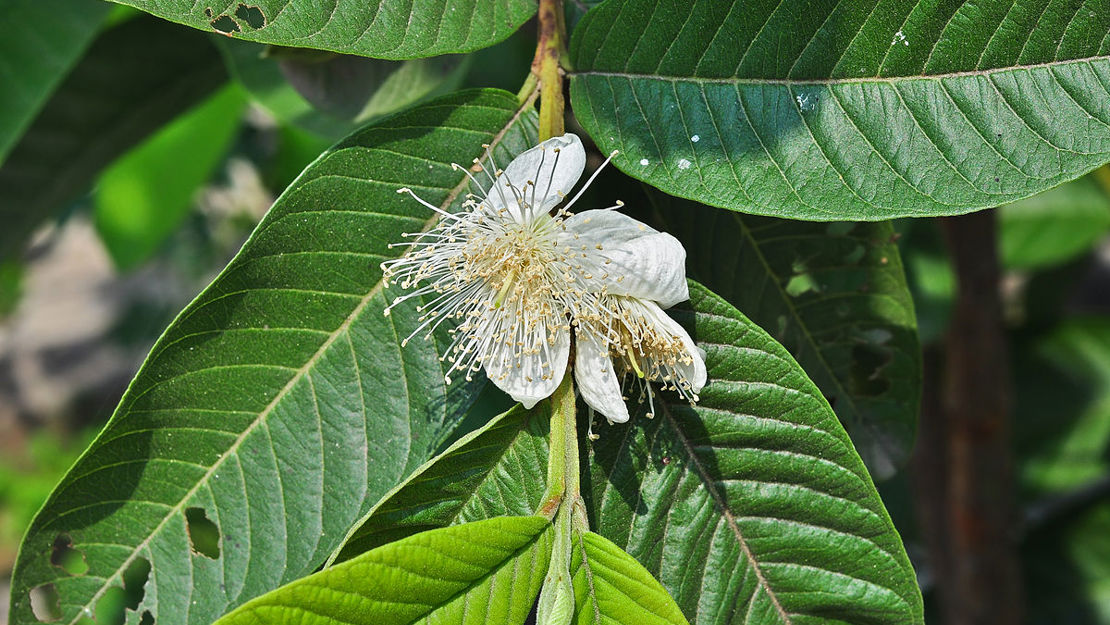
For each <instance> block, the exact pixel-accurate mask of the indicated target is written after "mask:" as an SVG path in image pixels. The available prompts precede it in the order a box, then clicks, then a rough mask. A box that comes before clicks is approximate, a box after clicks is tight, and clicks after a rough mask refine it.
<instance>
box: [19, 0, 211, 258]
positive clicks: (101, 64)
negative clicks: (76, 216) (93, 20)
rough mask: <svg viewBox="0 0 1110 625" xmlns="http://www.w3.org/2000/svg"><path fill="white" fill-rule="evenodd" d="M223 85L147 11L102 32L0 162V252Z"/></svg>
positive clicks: (187, 44)
mask: <svg viewBox="0 0 1110 625" xmlns="http://www.w3.org/2000/svg"><path fill="white" fill-rule="evenodd" d="M90 4H95V3H90ZM226 81H227V74H226V73H225V72H224V71H223V68H222V67H221V66H220V55H219V53H218V52H217V51H216V48H215V46H213V45H212V44H211V42H210V41H208V37H206V36H204V35H201V34H200V33H196V32H192V31H189V30H187V29H183V28H180V27H177V26H174V25H173V24H167V23H165V22H163V21H162V20H158V19H154V18H153V17H149V16H140V17H137V18H134V19H131V20H128V21H126V22H124V23H122V24H118V25H116V26H114V27H112V28H110V29H108V30H106V31H104V33H103V34H102V35H101V36H100V37H98V38H97V40H96V41H95V42H94V43H93V45H92V46H91V47H90V48H89V51H88V54H86V55H85V57H84V58H83V59H82V60H81V62H80V63H79V64H78V65H77V67H76V68H74V70H73V71H72V72H71V73H70V74H69V76H68V77H66V79H65V81H64V82H63V83H62V85H61V86H60V87H59V88H58V90H57V91H56V92H55V94H54V96H53V97H52V98H51V99H50V101H49V102H48V103H47V104H46V106H45V108H43V110H42V113H41V114H40V115H39V116H38V117H37V118H36V119H35V122H34V123H33V124H32V125H31V127H30V129H28V130H27V132H26V133H25V134H24V135H23V137H22V138H21V139H20V141H19V143H18V144H17V145H16V146H15V148H14V149H13V150H12V152H11V154H10V155H9V156H8V159H7V160H6V161H5V162H4V164H3V166H2V167H0V221H3V223H4V229H3V230H2V231H0V258H3V257H7V258H11V257H13V256H16V255H18V254H19V253H20V252H21V251H22V247H23V245H24V243H25V242H26V239H27V237H28V236H29V235H30V233H31V231H32V230H33V229H34V228H35V227H36V226H38V225H39V224H41V223H43V222H44V221H46V220H47V219H49V218H51V217H53V216H54V215H56V214H58V213H59V212H61V210H62V209H63V208H64V207H65V206H66V205H67V204H68V203H70V202H72V201H73V200H74V199H76V198H77V197H79V196H80V195H81V194H82V193H85V192H86V191H87V190H88V188H89V186H91V184H92V182H93V180H94V179H95V178H96V175H97V173H98V172H100V171H101V170H102V169H103V168H104V167H105V166H106V165H108V164H109V163H111V162H112V161H113V160H114V159H115V158H116V157H117V156H119V155H121V154H123V153H124V152H126V151H127V150H128V149H130V148H131V147H132V146H134V145H135V144H136V143H139V142H140V141H141V140H142V139H143V138H145V137H146V136H148V135H149V134H150V133H152V132H154V131H155V130H157V129H158V128H160V127H161V126H162V125H163V124H165V123H167V122H169V121H170V120H172V119H173V118H175V117H176V116H178V115H179V114H181V113H182V112H183V111H186V110H188V109H189V108H190V107H191V106H193V105H194V104H197V103H198V102H201V101H202V100H204V99H205V98H206V97H208V96H209V95H210V94H212V92H214V91H215V90H216V89H218V88H219V87H220V85H222V84H224V83H225V82H226Z"/></svg>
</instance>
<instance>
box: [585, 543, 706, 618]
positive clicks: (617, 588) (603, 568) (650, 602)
mask: <svg viewBox="0 0 1110 625" xmlns="http://www.w3.org/2000/svg"><path fill="white" fill-rule="evenodd" d="M576 538H577V540H576V541H575V545H574V560H573V562H572V564H571V571H572V572H573V575H574V600H575V604H576V606H575V614H576V616H577V620H576V621H575V622H576V623H578V624H579V625H586V624H596V625H601V623H612V624H614V625H686V623H687V621H686V618H685V617H684V616H682V611H681V610H679V609H678V606H677V605H675V602H674V599H671V596H670V595H668V594H667V590H666V589H665V588H663V586H662V585H660V584H659V582H658V581H656V580H655V578H654V577H652V576H651V573H648V572H647V570H646V569H644V567H643V566H641V565H640V563H639V562H637V561H636V560H635V558H633V557H632V556H630V555H628V554H627V553H625V552H624V551H623V550H622V549H621V548H620V547H618V546H616V545H614V544H613V543H612V542H610V541H608V540H606V539H605V538H603V537H601V536H599V535H598V534H595V533H593V532H584V533H582V534H579V535H578V536H576Z"/></svg>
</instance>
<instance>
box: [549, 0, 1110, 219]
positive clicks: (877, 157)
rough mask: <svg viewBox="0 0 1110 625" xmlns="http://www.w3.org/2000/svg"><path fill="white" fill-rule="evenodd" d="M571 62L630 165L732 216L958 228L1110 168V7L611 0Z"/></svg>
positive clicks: (596, 126) (586, 24) (578, 96)
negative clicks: (949, 222) (964, 218)
mask: <svg viewBox="0 0 1110 625" xmlns="http://www.w3.org/2000/svg"><path fill="white" fill-rule="evenodd" d="M570 48H571V59H572V62H573V66H574V73H573V75H572V77H571V95H572V100H573V103H574V111H575V113H576V115H577V116H578V119H579V120H580V121H581V122H582V125H583V126H584V127H585V128H586V129H587V130H588V131H589V133H590V136H591V137H593V139H594V140H595V141H596V142H597V143H598V145H599V146H601V148H602V149H603V151H608V150H612V149H620V150H621V154H620V155H618V156H617V158H616V159H614V163H616V165H617V166H618V167H619V168H621V169H622V170H623V171H625V172H627V173H628V174H630V175H632V176H634V177H636V178H639V179H640V180H643V181H645V182H647V183H649V184H652V185H654V186H656V187H658V188H660V189H662V190H664V191H666V192H667V193H670V194H672V195H678V196H682V197H686V198H690V199H695V200H698V201H701V202H704V203H706V204H710V205H713V206H718V207H721V208H728V209H732V210H737V211H741V212H746V213H756V214H761V215H770V216H777V217H790V218H796V219H808V220H818V221H836V220H853V221H858V220H867V221H875V220H882V219H890V218H893V217H897V216H932V215H954V214H959V213H965V212H968V211H972V210H977V209H981V208H986V207H992V206H998V205H1000V204H1005V203H1007V202H1012V201H1014V200H1017V199H1020V198H1023V197H1027V196H1030V195H1033V194H1034V193H1037V192H1039V191H1043V190H1045V189H1048V188H1050V187H1053V186H1056V185H1058V184H1060V183H1062V182H1065V181H1067V180H1070V179H1072V178H1075V177H1077V176H1079V175H1081V174H1083V173H1084V172H1086V171H1089V170H1091V169H1093V168H1095V167H1097V166H1099V165H1101V164H1103V163H1105V162H1107V161H1110V11H1107V10H1106V7H1105V5H1104V3H1103V2H1101V0H1065V1H1063V2H1059V3H1048V2H1045V1H1044V0H1016V1H1014V2H947V3H943V4H941V5H939V6H934V4H933V3H927V2H918V1H916V0H893V1H891V2H884V3H881V6H880V5H877V4H876V3H875V2H874V1H860V0H821V1H818V2H809V3H806V5H805V10H800V9H799V6H798V5H797V4H796V3H791V2H780V1H778V0H756V1H752V2H739V1H738V0H734V1H733V2H721V1H720V0H693V1H691V0H609V1H608V2H606V3H604V4H602V5H601V6H599V7H597V8H596V9H594V10H593V11H591V12H590V13H589V14H588V15H587V16H586V17H585V18H583V20H582V22H581V23H580V24H579V25H578V27H577V28H576V29H575V31H574V34H573V37H572V40H571V46H570Z"/></svg>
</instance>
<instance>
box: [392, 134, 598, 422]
mask: <svg viewBox="0 0 1110 625" xmlns="http://www.w3.org/2000/svg"><path fill="white" fill-rule="evenodd" d="M490 160H491V161H492V156H490ZM475 164H476V165H477V166H478V168H479V169H480V170H481V171H482V172H485V173H486V176H487V178H488V183H489V184H490V186H489V188H488V189H486V188H483V186H482V184H481V183H480V182H478V180H477V179H475V178H474V177H473V176H471V181H472V182H473V183H474V184H475V185H476V186H477V187H478V189H480V190H481V193H482V195H481V196H473V195H471V196H468V199H467V201H466V202H465V203H464V204H463V210H462V211H460V212H458V213H450V212H447V211H444V210H442V209H440V208H439V207H436V206H433V205H431V204H429V203H427V202H425V201H424V200H421V199H420V198H419V197H417V196H416V195H415V194H413V193H412V191H411V190H409V189H400V190H398V192H399V193H408V194H410V195H412V196H413V197H414V198H416V199H417V200H418V201H420V202H421V203H422V204H424V205H425V206H426V207H428V208H429V209H431V210H433V211H435V212H436V213H438V214H439V217H440V219H439V221H438V223H437V225H436V226H435V227H433V228H431V229H430V230H427V231H424V232H420V233H411V234H406V235H405V236H406V237H408V238H410V239H411V241H409V242H407V243H400V244H395V245H407V246H410V248H411V249H410V250H409V252H408V253H407V254H405V255H404V256H402V257H400V258H398V259H395V260H391V261H388V262H385V263H383V264H382V270H383V273H384V280H385V283H386V285H389V284H390V283H393V284H399V285H400V286H401V287H402V288H405V289H414V290H412V291H411V292H409V293H407V294H406V295H404V296H402V297H399V298H397V299H396V300H394V301H393V302H392V303H391V304H390V306H389V308H387V309H386V314H388V313H389V310H390V309H392V308H393V307H394V306H396V305H397V304H399V303H401V302H403V301H405V300H408V299H411V298H414V297H425V298H426V299H425V301H424V303H422V304H421V305H420V306H419V308H418V310H419V311H420V312H421V315H420V318H419V325H418V327H417V328H416V330H415V331H413V333H412V334H411V335H409V336H408V338H406V339H405V340H404V341H402V345H404V344H406V343H407V342H408V341H409V340H410V339H411V338H412V337H413V336H415V335H416V334H418V333H420V332H426V334H427V336H428V337H430V336H431V334H432V332H434V331H435V329H436V328H437V327H438V326H439V325H440V324H442V323H443V322H445V321H447V320H449V319H450V320H453V321H456V322H457V323H458V325H457V326H456V327H454V328H452V329H451V330H450V333H451V336H452V343H451V345H450V347H449V348H448V350H447V352H446V355H445V359H446V360H447V361H448V362H450V363H451V366H450V367H449V369H448V374H447V376H446V379H447V382H448V383H450V381H451V373H452V372H455V371H458V372H462V373H463V374H464V375H465V376H466V377H467V379H470V378H471V376H472V374H473V373H475V372H477V371H479V370H480V369H483V368H484V369H485V371H486V375H487V376H488V377H489V379H490V380H491V381H492V382H493V383H494V384H495V385H497V386H498V387H499V388H500V389H502V390H503V391H505V392H506V393H508V394H509V395H511V396H512V398H513V399H515V400H516V401H519V402H520V403H522V404H524V406H525V407H526V408H531V407H532V406H533V405H535V404H536V402H537V401H539V400H541V399H543V398H545V397H547V396H549V395H551V393H553V392H554V391H555V388H556V387H558V385H559V383H560V382H561V381H562V379H563V376H564V375H565V374H566V368H567V364H568V363H567V361H568V359H569V357H570V332H571V320H572V319H575V318H579V317H582V318H590V319H600V318H603V317H604V316H605V315H604V314H603V311H601V310H600V309H598V305H599V302H600V300H601V297H600V295H598V294H597V293H596V289H594V288H592V287H591V286H590V283H591V282H592V281H593V280H596V279H598V278H599V277H600V276H602V275H604V270H603V269H602V268H601V267H600V266H598V265H597V264H596V263H595V262H594V261H595V260H601V262H604V259H596V258H595V257H594V256H593V255H591V254H590V253H589V251H587V250H586V249H585V247H584V244H582V243H580V242H579V241H578V240H577V239H578V237H579V234H578V233H577V232H575V231H574V229H573V228H569V227H567V224H566V217H567V216H568V215H569V213H568V212H567V209H569V208H570V207H571V206H572V205H573V204H574V202H575V201H576V200H577V199H578V197H581V191H580V192H579V194H578V196H576V197H575V198H574V199H572V200H571V201H570V202H568V203H567V205H566V207H564V208H563V209H562V210H561V211H559V212H558V213H556V214H555V215H554V216H552V215H551V214H550V213H551V211H552V210H553V209H554V208H555V207H556V206H557V205H559V204H560V203H562V202H563V201H564V200H565V199H566V196H567V192H568V191H570V190H571V189H572V188H573V187H574V185H575V184H576V183H577V182H578V179H579V178H580V177H581V176H582V171H583V169H584V168H585V164H586V153H585V150H584V149H583V148H582V142H581V141H580V140H579V139H578V137H577V136H575V135H573V134H566V135H563V136H562V137H555V138H552V139H548V140H547V141H544V142H543V143H541V144H540V145H538V146H536V147H534V148H532V149H530V150H527V151H525V152H524V153H522V154H520V155H519V156H517V157H516V158H515V159H513V161H512V162H511V163H509V165H508V166H507V167H506V168H505V170H504V171H499V170H496V167H497V165H496V164H495V163H494V164H493V168H494V173H492V174H491V173H490V172H489V170H488V169H487V168H485V167H483V166H482V165H481V163H479V162H478V161H477V159H476V160H475ZM455 167H456V168H457V169H461V170H462V171H464V172H466V168H463V167H462V166H459V165H455ZM467 175H468V176H470V174H469V173H467ZM595 176H596V174H595ZM592 180H593V178H592V177H591V179H590V180H588V181H587V182H586V185H584V186H583V188H582V190H583V191H584V190H585V188H586V187H587V186H589V184H590V182H592ZM618 206H619V204H618ZM614 208H615V207H614ZM602 212H604V211H602ZM585 214H586V213H583V215H585ZM595 251H596V250H595Z"/></svg>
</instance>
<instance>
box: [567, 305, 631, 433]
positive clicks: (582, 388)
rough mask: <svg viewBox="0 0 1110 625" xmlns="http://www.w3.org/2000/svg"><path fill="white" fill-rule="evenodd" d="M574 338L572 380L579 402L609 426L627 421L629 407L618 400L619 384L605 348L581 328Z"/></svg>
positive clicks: (594, 336)
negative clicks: (588, 407) (575, 339)
mask: <svg viewBox="0 0 1110 625" xmlns="http://www.w3.org/2000/svg"><path fill="white" fill-rule="evenodd" d="M577 336H578V342H577V343H576V344H575V354H574V379H575V380H576V381H577V382H578V392H579V393H581V394H582V399H584V400H586V403H587V404H589V405H590V407H591V408H593V409H594V410H596V411H598V412H600V413H601V414H603V415H605V418H606V419H608V420H609V421H610V422H611V423H624V422H626V421H628V406H626V405H625V403H624V398H623V397H622V396H621V386H620V382H619V381H617V373H616V371H614V370H613V362H612V360H611V359H610V358H609V348H608V346H606V345H605V343H604V342H603V341H602V339H601V338H600V337H598V336H596V335H595V334H594V333H593V332H590V331H589V330H588V329H586V328H584V327H580V328H579V330H578V333H577Z"/></svg>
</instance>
